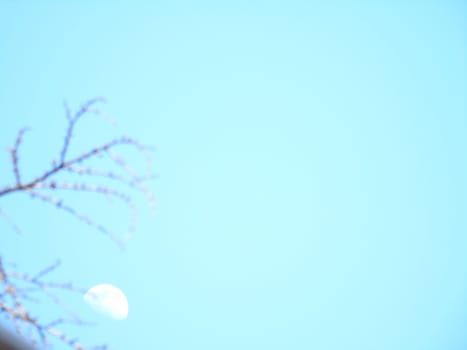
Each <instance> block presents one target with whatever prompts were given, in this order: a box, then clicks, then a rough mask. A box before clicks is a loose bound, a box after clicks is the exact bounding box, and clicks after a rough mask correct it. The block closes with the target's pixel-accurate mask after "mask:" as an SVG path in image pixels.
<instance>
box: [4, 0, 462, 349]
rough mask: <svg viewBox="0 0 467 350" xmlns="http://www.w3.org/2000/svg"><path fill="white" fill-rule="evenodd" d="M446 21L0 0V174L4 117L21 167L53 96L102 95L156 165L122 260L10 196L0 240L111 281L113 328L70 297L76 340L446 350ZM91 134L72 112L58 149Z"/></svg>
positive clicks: (452, 260)
mask: <svg viewBox="0 0 467 350" xmlns="http://www.w3.org/2000/svg"><path fill="white" fill-rule="evenodd" d="M466 20H467V6H466V3H465V2H464V1H455V0H451V1H373V2H370V1H342V2H339V1H331V2H324V1H323V2H321V1H287V2H286V1H232V2H216V1H197V2H190V1H154V2H149V1H148V2H141V1H140V2H138V1H134V2H130V1H128V2H123V1H95V2H91V1H68V2H59V1H36V2H33V1H30V2H27V1H17V2H16V1H15V2H14V1H1V4H0V33H1V34H0V81H1V83H0V106H1V112H0V113H1V114H0V115H1V117H0V118H1V127H0V142H1V144H0V146H1V148H2V149H3V150H4V151H2V153H1V154H0V161H1V163H0V164H1V168H0V169H1V172H0V173H1V174H0V179H1V182H2V184H8V183H11V182H12V181H13V178H12V176H11V171H10V164H9V158H8V157H9V155H8V153H7V152H6V148H7V147H8V146H10V145H11V144H12V143H13V141H14V137H15V134H16V131H17V129H19V128H20V127H22V126H24V125H29V126H31V128H32V131H30V132H29V134H27V135H26V139H25V143H24V148H23V150H22V158H21V159H22V164H23V169H24V171H25V173H28V174H34V173H37V172H38V171H40V170H42V169H44V168H45V166H46V164H48V163H47V162H49V160H50V159H51V158H52V157H53V156H54V155H55V153H56V149H57V147H58V146H59V143H60V138H61V135H62V133H63V130H64V127H65V120H64V117H63V109H62V100H63V99H67V100H68V101H69V103H70V105H71V106H72V107H75V108H76V107H77V106H78V105H79V104H80V103H81V102H83V101H85V100H86V99H88V98H90V97H94V96H101V95H102V96H105V97H107V98H108V99H109V104H108V105H106V106H104V107H103V110H105V111H106V112H108V113H110V114H111V115H112V116H113V117H114V118H115V119H116V120H117V121H118V122H119V125H120V128H121V129H119V130H120V131H118V132H117V134H120V132H121V131H122V130H123V131H125V132H126V133H128V134H130V135H133V136H135V137H137V138H139V139H141V140H143V141H144V142H146V143H149V144H153V145H154V146H156V147H157V150H156V152H155V153H154V165H155V171H156V173H157V174H158V175H159V178H158V179H157V180H156V181H155V182H154V183H153V189H154V192H155V195H156V202H157V203H156V210H155V215H154V216H152V217H151V216H150V215H149V213H148V211H147V210H146V208H145V207H144V201H143V200H142V199H141V200H140V201H139V206H140V208H141V211H140V216H141V222H140V226H139V228H138V231H137V233H136V235H135V237H134V238H133V240H131V241H130V243H129V245H128V247H127V249H126V251H125V252H123V253H122V252H120V251H119V250H118V249H117V248H116V247H115V246H114V245H113V244H112V243H111V242H110V241H109V240H108V239H106V238H105V237H102V236H101V235H99V233H98V232H94V231H93V230H91V229H89V228H88V227H86V226H85V225H82V224H80V223H79V222H76V221H75V220H73V218H70V217H68V215H66V214H65V213H60V212H58V211H57V210H55V209H54V208H49V207H47V206H44V205H41V204H40V203H37V201H32V202H31V201H30V200H29V199H28V198H27V197H23V196H21V195H18V196H16V195H15V196H10V197H5V198H2V200H1V202H0V206H1V207H2V208H3V209H4V210H6V211H7V212H8V213H9V214H10V215H11V216H12V217H13V218H14V220H16V222H17V223H18V224H19V225H20V226H21V228H22V230H23V234H22V235H20V236H18V235H15V233H14V232H13V231H12V230H11V229H10V228H9V226H8V225H7V224H6V223H5V222H4V221H3V220H2V221H0V231H1V245H0V252H1V254H3V255H4V256H5V258H9V259H10V260H14V261H16V262H18V263H19V264H20V267H21V268H23V269H25V270H37V269H40V268H41V267H43V266H45V265H47V264H49V263H51V262H53V261H54V260H55V259H56V258H57V257H59V256H61V257H62V258H63V259H62V260H63V266H62V267H61V269H60V270H59V271H57V273H56V274H55V275H54V276H55V278H56V279H57V280H61V279H66V280H67V279H72V280H73V281H75V282H76V283H77V284H79V285H82V286H87V287H90V286H92V285H93V284H96V283H102V282H107V283H113V284H116V285H118V286H119V287H120V288H122V289H123V290H124V291H125V293H126V294H127V295H128V298H129V301H130V315H129V318H128V319H127V320H126V321H122V322H116V321H111V320H107V319H105V318H102V317H99V316H97V315H95V314H94V313H93V312H92V311H91V310H89V309H88V307H87V306H86V305H85V304H83V302H82V300H81V298H80V296H76V295H72V296H70V298H69V302H70V303H71V304H72V305H73V306H74V307H75V308H77V309H78V310H80V311H81V312H82V314H83V315H84V316H85V317H86V318H88V319H91V320H94V321H97V322H98V325H97V326H96V327H91V328H82V327H79V328H77V329H74V330H73V331H71V333H72V334H77V335H79V336H80V337H81V339H82V341H83V342H84V343H91V344H94V343H102V342H105V341H107V342H108V343H109V344H110V345H113V346H114V348H115V349H165V350H179V349H183V350H185V349H190V350H196V349H199V350H201V349H202V350H210V349H212V350H214V349H216V350H217V349H223V350H228V349H232V350H234V349H235V350H238V349H244V350H249V349H251V350H253V349H268V350H274V349H296V350H302V349H303V350H311V349H313V350H334V349H339V350H341V349H346V350H386V349H387V350H395V349H397V350H465V349H467V332H466V327H467V215H466V213H467V205H466V204H467V157H466V155H467V152H466V150H467V99H466V96H467V70H466V68H467V44H466V43H467V21H466ZM112 132H113V131H112V130H109V127H108V126H107V124H105V122H102V121H101V120H99V119H93V118H88V119H87V120H86V121H83V124H82V125H81V126H80V127H79V130H77V136H76V139H75V140H76V141H77V143H76V144H75V147H76V148H74V149H73V152H78V151H79V150H80V149H85V148H86V147H85V146H86V145H88V144H90V143H92V142H93V141H94V140H98V139H103V140H104V139H105V140H106V139H107V138H108V136H109V135H111V134H112ZM79 135H81V136H79ZM80 147H81V148H80ZM54 152H55V153H54ZM93 198H94V197H92V196H84V195H83V196H79V197H77V198H76V197H75V203H76V204H77V205H78V206H81V207H82V208H85V209H87V210H88V211H91V214H95V215H98V216H99V217H101V218H102V220H103V221H104V222H109V221H110V222H112V220H113V219H114V218H115V216H116V213H118V209H115V210H117V211H114V209H113V207H111V206H108V205H100V204H97V202H95V201H94V199H93ZM54 276H51V278H52V277H54ZM49 310H50V309H48V308H47V307H44V309H43V310H41V312H42V313H43V315H45V316H44V317H45V318H47V316H48V312H49ZM50 317H52V316H51V315H50Z"/></svg>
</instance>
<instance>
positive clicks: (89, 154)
mask: <svg viewBox="0 0 467 350" xmlns="http://www.w3.org/2000/svg"><path fill="white" fill-rule="evenodd" d="M104 102H105V100H104V99H103V98H100V97H98V98H93V99H90V100H88V101H86V102H85V103H84V104H83V105H81V107H80V108H78V110H77V111H76V112H75V113H72V111H71V110H70V108H69V107H68V105H67V104H65V117H66V121H67V125H66V130H65V134H64V135H63V143H62V146H61V148H60V150H59V152H58V158H57V159H55V160H53V161H52V162H51V165H50V166H49V167H48V168H47V169H46V170H45V171H43V172H41V173H38V174H36V176H34V177H32V179H29V180H25V176H24V174H23V173H22V171H21V166H20V160H21V157H20V150H21V145H22V143H23V140H24V137H25V133H26V132H27V131H28V130H29V129H28V128H23V129H21V130H19V132H18V134H17V136H16V139H15V142H14V144H13V146H12V147H11V148H10V149H9V153H10V159H11V169H12V175H13V178H14V182H13V183H12V184H10V185H7V186H4V187H3V188H2V189H0V198H2V197H5V196H7V195H14V194H15V193H25V194H28V195H29V196H30V197H31V198H36V199H39V200H41V201H42V202H44V203H47V204H48V205H52V206H53V207H55V208H56V209H57V210H59V211H62V212H66V213H68V214H69V215H71V216H72V217H74V218H75V219H76V220H78V221H80V222H82V223H85V224H86V225H88V226H90V227H91V228H93V229H95V230H96V231H98V232H100V233H101V234H103V235H105V236H107V237H108V238H110V239H111V240H112V241H113V242H114V243H116V244H117V246H118V247H120V248H123V247H124V246H125V243H126V242H127V241H128V239H129V238H130V237H131V236H132V235H133V233H134V231H135V229H136V225H137V214H138V211H137V208H136V205H135V203H134V198H133V197H134V195H135V194H138V193H139V194H141V195H143V196H144V197H145V199H146V201H147V203H148V205H149V207H150V209H151V210H153V209H154V196H153V194H152V192H151V191H150V190H149V188H148V182H149V181H151V180H153V179H154V175H153V174H152V170H151V168H152V160H151V154H150V153H151V151H152V148H151V147H149V146H146V145H143V144H141V143H140V142H139V141H137V140H136V139H133V138H130V137H128V136H121V137H116V138H113V139H111V140H108V141H107V142H104V143H101V144H98V145H96V146H94V147H91V148H89V149H87V150H85V151H83V152H81V153H79V154H78V155H75V156H70V147H71V145H72V141H73V140H74V138H73V137H74V132H75V128H76V125H77V124H78V123H79V122H80V121H81V120H82V118H83V117H85V116H86V115H87V114H96V115H100V116H104V117H105V118H106V119H107V121H109V122H110V123H111V124H115V123H114V121H113V120H109V118H108V117H107V116H105V115H104V113H102V111H101V110H100V109H99V108H97V107H98V105H100V104H102V103H104ZM120 149H122V150H124V149H134V150H136V152H137V153H138V154H140V155H141V156H142V159H143V160H144V161H145V164H146V169H145V171H138V170H135V169H134V167H133V166H132V165H131V164H130V162H128V161H127V159H125V158H124V157H123V156H122V155H121V154H120V153H118V152H119V150H120ZM105 159H107V160H108V161H109V162H110V163H111V164H113V166H110V165H109V164H107V163H106V162H105V161H104V160H105ZM66 192H72V193H81V194H83V193H91V194H94V195H98V196H101V197H105V198H106V199H109V200H116V201H118V202H120V203H122V204H123V205H124V206H126V208H127V210H128V217H129V224H128V228H127V230H126V231H125V232H124V233H118V232H115V231H114V230H112V229H111V228H109V226H108V225H107V224H106V223H105V222H101V221H99V220H98V219H96V218H94V217H90V216H89V215H87V214H85V213H84V212H82V211H80V210H78V209H77V208H76V207H75V206H73V205H72V204H69V203H68V202H67V201H66V200H65V198H64V197H65V193H66ZM0 216H1V217H3V219H4V220H5V221H6V222H7V223H8V224H9V225H10V226H11V228H12V229H13V230H14V231H15V232H21V228H20V227H19V226H18V225H17V224H16V223H15V222H14V220H13V219H12V218H11V216H10V215H8V214H7V212H6V211H5V209H4V208H2V207H0ZM59 266H60V262H59V261H57V262H56V263H54V264H51V265H50V266H47V267H46V268H44V269H42V270H41V271H39V272H37V273H36V274H33V275H30V274H26V273H20V272H18V271H17V270H16V269H15V268H10V267H9V266H8V264H6V263H5V262H4V260H3V259H2V256H0V314H3V315H4V316H5V317H6V318H7V319H8V320H9V321H10V322H11V324H12V325H13V326H14V328H15V329H16V332H17V333H18V334H19V335H20V336H22V337H24V338H26V339H28V340H29V342H30V343H31V344H33V345H34V346H36V347H38V346H41V347H44V348H48V347H50V346H51V345H52V343H53V342H52V340H53V339H55V340H58V341H61V342H62V343H64V344H67V345H69V346H70V347H71V348H72V349H76V350H84V349H96V350H97V349H106V348H107V347H106V346H98V347H84V346H83V345H82V344H80V343H79V342H78V341H77V340H76V339H74V338H71V337H69V336H68V335H67V334H66V333H65V332H64V331H61V330H60V326H62V325H64V324H75V325H86V324H88V323H86V322H84V321H82V320H81V319H80V318H79V317H78V316H77V315H76V314H75V313H74V312H73V311H72V310H70V309H69V308H68V307H67V305H66V304H65V303H63V302H62V301H61V299H60V298H59V294H60V293H62V292H65V291H68V292H75V293H79V294H83V293H84V292H85V290H84V289H82V288H79V287H76V286H74V285H73V284H72V283H71V282H68V283H57V282H50V281H44V277H47V275H48V274H49V273H50V272H52V271H54V270H55V269H57V268H58V267H59ZM38 295H39V296H42V297H43V296H46V297H47V298H48V300H50V301H52V302H53V303H54V304H56V305H57V306H59V307H60V309H61V310H62V311H63V316H59V317H57V318H56V319H54V320H49V322H44V321H42V319H40V318H38V317H36V316H33V315H32V314H31V312H30V311H29V309H28V307H27V303H28V302H39V301H40V299H41V298H40V297H38Z"/></svg>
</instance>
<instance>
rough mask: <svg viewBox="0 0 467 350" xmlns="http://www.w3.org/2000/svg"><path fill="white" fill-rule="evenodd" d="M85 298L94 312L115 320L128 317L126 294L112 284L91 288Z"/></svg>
mask: <svg viewBox="0 0 467 350" xmlns="http://www.w3.org/2000/svg"><path fill="white" fill-rule="evenodd" d="M83 298H84V301H86V303H87V304H89V305H91V307H92V308H93V309H94V310H96V311H98V312H100V313H102V314H104V315H107V316H109V317H111V318H113V319H114V320H124V319H126V318H127V317H128V300H127V298H126V296H125V294H124V293H123V292H122V291H121V290H120V289H119V288H117V287H115V286H112V285H111V284H98V285H97V286H94V287H92V288H90V289H89V290H88V291H87V292H86V293H85V294H84V296H83Z"/></svg>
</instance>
